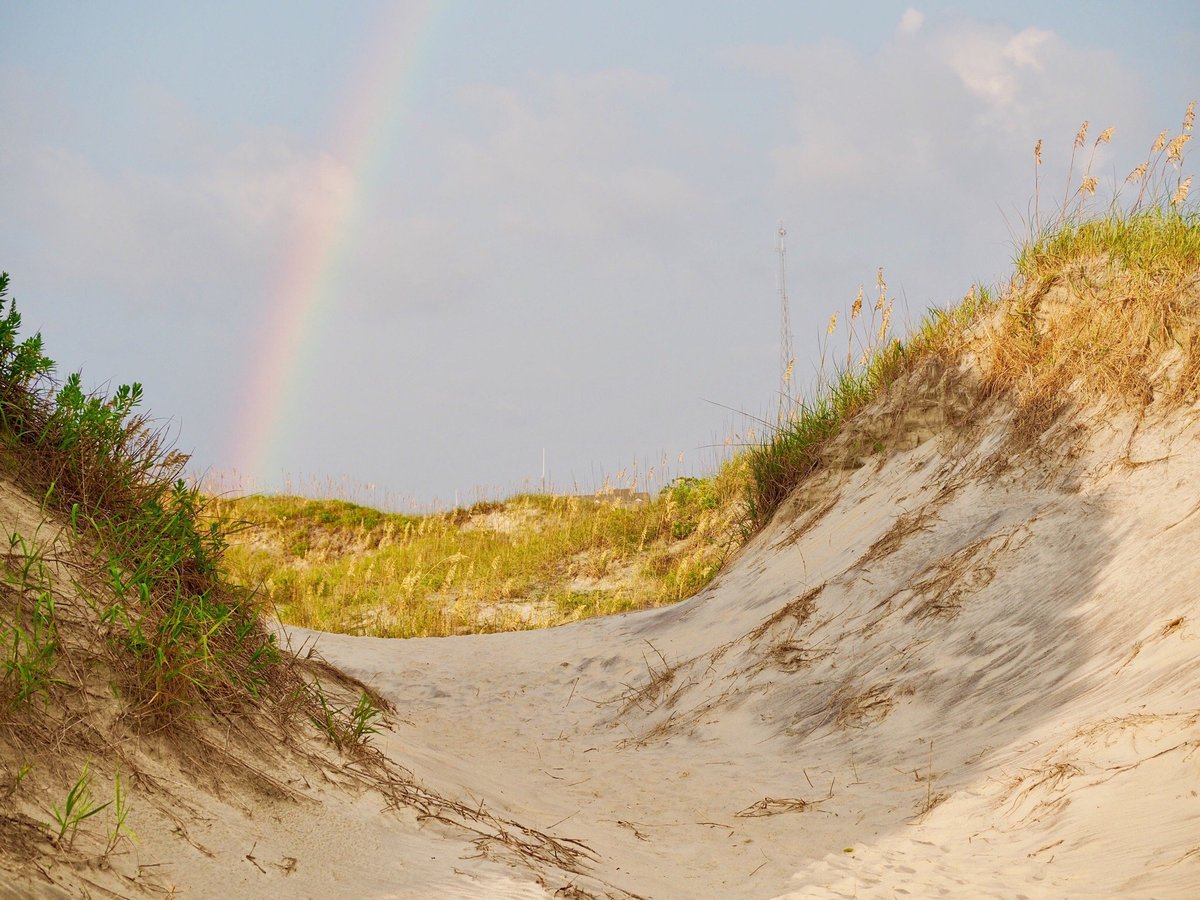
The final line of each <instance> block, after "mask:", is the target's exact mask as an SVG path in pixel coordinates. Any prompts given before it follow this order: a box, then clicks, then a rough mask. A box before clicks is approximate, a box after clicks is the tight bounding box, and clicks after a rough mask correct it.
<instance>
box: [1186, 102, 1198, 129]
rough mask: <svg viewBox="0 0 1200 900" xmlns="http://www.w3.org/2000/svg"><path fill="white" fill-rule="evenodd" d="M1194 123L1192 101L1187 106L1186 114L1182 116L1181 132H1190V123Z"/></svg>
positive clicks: (1193, 105)
mask: <svg viewBox="0 0 1200 900" xmlns="http://www.w3.org/2000/svg"><path fill="white" fill-rule="evenodd" d="M1195 121H1196V101H1195V100H1193V101H1192V102H1191V103H1189V104H1188V105H1187V112H1185V113H1184V114H1183V130H1184V132H1185V133H1186V132H1189V131H1191V130H1192V123H1193V122H1195Z"/></svg>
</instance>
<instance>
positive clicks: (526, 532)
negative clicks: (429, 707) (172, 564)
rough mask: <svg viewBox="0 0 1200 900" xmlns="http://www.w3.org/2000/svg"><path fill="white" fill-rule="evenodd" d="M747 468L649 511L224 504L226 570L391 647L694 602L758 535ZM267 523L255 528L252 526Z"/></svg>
mask: <svg viewBox="0 0 1200 900" xmlns="http://www.w3.org/2000/svg"><path fill="white" fill-rule="evenodd" d="M745 472H746V469H745V464H744V462H740V461H737V462H734V463H731V464H729V465H727V466H726V467H725V468H724V470H723V471H722V472H721V473H720V474H718V475H717V476H715V477H712V478H708V479H679V480H677V481H676V482H675V483H674V484H672V485H671V486H670V487H669V488H667V489H665V490H664V491H662V492H661V493H660V494H659V495H658V496H657V497H655V498H653V499H651V500H648V501H646V502H641V503H621V502H612V501H611V500H608V499H606V498H604V497H596V498H589V497H559V496H548V495H519V496H516V497H512V498H509V499H508V500H505V501H503V502H486V503H479V504H476V505H474V506H472V507H470V508H468V509H457V510H454V511H451V512H447V513H435V514H430V515H421V516H410V515H399V514H389V513H382V512H379V511H378V510H374V509H370V508H368V507H363V506H357V505H355V504H351V503H346V502H343V501H336V500H306V499H302V498H297V497H262V496H254V497H247V498H240V499H227V500H219V501H217V502H215V503H214V506H213V508H214V510H215V511H216V513H217V514H218V515H219V517H220V520H221V522H222V526H223V528H224V530H225V531H227V532H228V533H230V534H231V535H233V538H232V540H233V545H232V546H231V547H230V548H229V550H228V552H227V554H226V565H227V566H228V570H229V572H230V574H231V577H232V578H234V579H235V580H236V581H237V582H238V583H240V584H242V585H244V586H246V587H248V588H254V589H258V590H261V592H262V596H263V597H264V598H265V599H266V600H267V601H268V602H269V603H270V605H271V608H272V609H273V611H274V612H275V613H276V614H277V615H278V616H279V617H280V619H281V620H282V621H284V622H288V623H290V624H295V625H301V626H304V627H307V628H315V629H320V630H326V631H340V632H345V633H350V634H371V635H377V636H381V637H432V636H444V635H451V634H463V633H467V632H492V631H507V630H514V629H522V628H534V627H543V626H548V625H558V624H561V623H564V622H570V621H574V620H576V619H579V618H585V617H590V616H597V615H606V614H609V613H618V612H627V611H629V610H633V609H645V608H649V607H654V606H661V605H663V604H665V603H673V602H676V601H678V600H683V599H685V598H687V597H690V596H691V595H692V594H694V593H695V592H696V591H697V590H699V589H700V588H702V587H703V586H704V585H705V584H707V583H708V582H709V580H711V579H712V578H713V577H714V576H715V575H716V574H717V572H718V571H719V570H720V568H721V566H722V565H723V563H724V562H725V560H726V559H727V558H728V557H729V555H730V554H731V553H732V552H734V550H736V548H737V547H738V546H740V544H741V542H742V540H743V539H744V537H745V534H746V531H745V524H746V523H745V522H744V518H745V516H744V505H743V503H744V485H745ZM249 523H253V524H249Z"/></svg>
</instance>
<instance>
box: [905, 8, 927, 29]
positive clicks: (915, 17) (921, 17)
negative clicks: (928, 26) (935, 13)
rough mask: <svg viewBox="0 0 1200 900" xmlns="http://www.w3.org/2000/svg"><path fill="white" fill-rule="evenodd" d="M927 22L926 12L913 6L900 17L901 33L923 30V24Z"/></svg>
mask: <svg viewBox="0 0 1200 900" xmlns="http://www.w3.org/2000/svg"><path fill="white" fill-rule="evenodd" d="M924 23H925V14H924V13H922V12H921V11H920V10H919V9H913V8H912V7H911V6H910V7H909V8H908V9H906V10H905V11H904V15H902V16H901V17H900V33H901V34H916V33H917V32H918V31H920V30H921V26H922V25H923V24H924Z"/></svg>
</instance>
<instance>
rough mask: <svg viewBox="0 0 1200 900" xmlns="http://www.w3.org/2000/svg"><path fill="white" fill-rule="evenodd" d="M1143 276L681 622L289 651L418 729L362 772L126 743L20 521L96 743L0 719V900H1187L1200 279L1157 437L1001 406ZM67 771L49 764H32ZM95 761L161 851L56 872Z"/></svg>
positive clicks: (1067, 287)
mask: <svg viewBox="0 0 1200 900" xmlns="http://www.w3.org/2000/svg"><path fill="white" fill-rule="evenodd" d="M1117 269H1119V266H1117V265H1116V264H1115V263H1114V264H1112V265H1106V264H1103V263H1100V262H1097V261H1096V260H1083V261H1081V262H1079V263H1078V264H1071V265H1068V266H1064V267H1063V268H1062V270H1061V271H1060V272H1058V274H1057V275H1054V276H1052V277H1047V278H1046V279H1042V280H1039V279H1035V278H1031V279H1028V280H1027V281H1026V282H1024V283H1022V284H1021V285H1020V286H1016V287H1014V288H1013V289H1012V290H1011V291H1010V293H1009V295H1008V296H1007V297H1005V298H1003V299H1002V300H1001V301H999V303H998V304H996V305H995V306H994V307H991V308H987V307H985V308H983V311H982V312H981V314H980V315H979V316H978V317H977V318H976V319H975V320H974V321H973V323H972V324H971V325H970V326H969V328H968V329H967V331H966V333H965V335H964V336H963V339H962V341H961V351H962V352H961V353H957V354H954V355H949V356H948V355H945V354H943V355H937V354H933V355H930V356H929V357H927V358H924V359H921V358H918V359H916V360H915V361H914V363H913V365H912V366H910V367H909V368H908V369H906V370H905V371H904V372H903V373H902V374H901V375H900V376H899V378H898V380H896V381H895V382H893V383H892V384H890V386H889V387H887V389H886V390H885V391H883V392H882V393H881V394H880V395H879V397H878V398H877V399H876V400H874V401H872V402H870V403H868V404H867V405H866V406H865V408H862V409H860V410H859V411H858V412H857V413H856V414H855V415H854V416H853V417H852V418H851V419H849V420H848V421H847V422H845V423H844V425H843V427H842V428H841V430H840V432H839V433H838V434H837V436H836V437H834V438H833V439H831V440H829V441H827V442H825V443H823V444H822V445H821V446H820V447H819V448H818V450H817V452H818V456H819V458H817V460H816V462H817V465H816V466H815V468H814V469H813V470H812V471H811V472H810V474H808V476H807V477H805V478H804V479H802V480H801V481H800V482H799V484H798V487H797V488H796V490H794V491H793V492H792V493H791V494H790V496H789V497H788V499H787V501H786V502H785V503H784V504H783V506H782V507H781V508H780V509H779V510H778V511H777V512H776V514H775V516H774V518H773V519H772V521H771V522H770V523H769V524H768V525H767V526H766V527H765V528H764V529H763V530H762V531H761V532H760V533H758V534H757V535H756V536H755V537H754V538H753V539H752V540H751V541H750V542H749V543H748V544H747V545H746V546H745V547H744V548H743V550H742V551H741V553H740V554H739V555H738V557H737V558H736V559H735V560H733V561H732V562H731V563H730V564H729V565H728V566H727V568H726V570H725V571H724V572H723V573H722V574H721V575H720V576H719V577H718V578H717V579H716V581H714V582H713V583H711V584H710V585H709V586H708V587H707V588H706V589H705V590H703V591H702V592H701V593H700V594H698V595H697V596H695V597H694V598H692V599H690V600H688V601H685V602H683V603H681V604H678V605H675V606H671V607H666V608H662V609H657V610H651V611H646V612H641V613H632V614H628V615H624V616H620V617H610V618H603V619H593V620H588V621H583V622H579V623H575V624H571V625H566V626H562V627H559V628H554V629H549V630H545V631H535V632H520V633H509V634H497V635H479V636H463V637H452V638H441V639H409V640H387V639H378V638H367V637H349V636H342V635H334V634H328V633H316V632H307V631H304V630H302V629H296V628H292V629H283V634H284V635H285V636H286V637H287V638H288V640H289V641H290V643H291V645H292V647H293V648H294V649H295V650H296V651H297V652H298V656H299V659H300V661H299V662H298V663H297V665H298V666H299V667H300V668H299V674H297V675H296V677H298V678H304V679H305V680H306V681H311V679H312V678H313V677H315V676H320V677H321V678H322V681H323V683H324V684H325V688H324V689H325V690H326V691H327V692H328V697H329V699H330V702H332V703H333V704H334V705H336V706H339V707H341V708H342V709H343V710H345V709H347V708H348V707H349V706H351V705H352V704H353V703H354V700H355V698H356V697H357V696H359V693H358V690H359V685H356V684H355V683H354V682H353V681H349V680H346V679H345V678H343V677H340V676H338V675H337V673H336V672H333V671H330V670H326V669H323V668H322V667H321V665H320V664H319V663H317V662H314V661H313V660H312V659H311V658H310V653H309V651H310V650H312V649H313V646H314V645H315V648H316V650H317V651H318V652H319V653H320V654H323V655H324V656H325V657H326V658H327V659H328V660H329V661H330V662H332V663H334V664H335V665H336V666H338V667H340V668H341V669H342V670H344V671H345V672H347V673H349V674H350V675H351V676H353V677H356V678H358V679H361V680H362V681H363V682H365V683H367V684H369V685H371V686H372V687H373V688H374V689H376V690H377V691H379V692H380V694H381V695H382V697H383V698H384V699H387V700H390V702H391V705H392V706H393V707H394V710H395V713H394V716H393V717H392V721H391V727H390V729H389V730H385V731H383V732H381V733H379V734H376V735H373V736H372V738H371V744H370V745H369V746H368V747H365V748H364V747H359V746H355V745H351V743H350V742H347V745H346V746H345V747H343V748H341V749H335V748H333V747H330V746H328V745H326V744H323V743H322V742H321V740H320V737H319V732H312V731H309V732H308V733H307V737H305V733H304V732H302V731H300V730H298V729H296V728H295V727H289V726H286V725H285V724H281V723H284V722H286V721H291V722H293V723H294V722H296V721H297V719H302V718H303V714H299V715H297V714H295V713H293V715H292V717H291V719H290V720H288V719H286V718H279V719H276V718H274V717H273V714H270V713H268V712H264V713H263V714H262V715H259V716H257V717H256V716H255V715H254V714H253V710H251V711H249V712H246V713H243V714H239V715H232V714H231V715H228V716H225V715H218V716H215V717H214V718H212V719H201V720H199V721H197V723H196V724H195V727H194V729H192V730H190V731H188V730H181V728H182V726H176V727H175V730H173V731H170V732H168V731H162V732H156V731H154V730H146V729H144V728H143V729H141V730H138V729H136V728H133V727H131V725H130V723H129V721H128V718H127V716H125V715H124V714H122V712H121V709H122V707H121V706H119V705H118V704H116V703H115V702H113V700H112V697H111V696H110V695H109V690H110V687H109V685H108V684H106V683H105V682H104V678H103V672H102V671H101V670H100V669H98V668H97V669H95V670H93V669H91V668H90V667H92V666H95V665H98V663H94V662H93V661H92V658H90V657H88V656H86V655H85V654H83V653H81V652H79V651H78V648H79V647H80V646H81V642H82V641H83V640H84V637H86V635H87V634H89V633H90V632H88V630H87V629H88V628H89V627H91V626H89V625H88V624H87V621H86V620H87V617H88V614H89V613H88V610H89V609H93V608H94V603H90V602H89V601H87V600H86V599H85V598H84V597H83V596H82V595H75V594H72V592H71V591H70V590H69V589H67V587H66V586H67V585H70V584H72V583H73V582H72V577H71V575H70V572H71V571H72V568H71V567H72V557H71V553H73V552H79V550H78V548H75V549H72V547H70V546H66V545H64V546H61V547H60V546H59V543H58V538H57V536H58V535H60V534H62V533H65V532H66V531H67V530H68V526H67V523H66V522H64V521H57V520H55V519H54V517H53V516H49V517H47V516H46V515H45V514H44V513H43V511H42V510H41V509H40V508H39V504H38V503H36V502H35V501H33V500H31V499H29V498H28V497H27V496H24V495H21V494H19V493H18V492H16V491H14V490H10V489H7V488H5V489H4V490H3V491H0V520H2V521H0V524H2V525H4V526H5V528H6V530H7V531H9V532H14V531H15V532H19V533H20V534H22V535H25V536H27V537H31V538H34V539H36V540H37V543H38V544H39V546H40V547H41V548H42V550H43V558H45V559H46V560H47V563H48V566H49V575H48V576H47V577H50V576H52V577H53V580H54V581H55V583H56V584H58V585H60V588H58V589H57V590H58V594H57V596H56V598H55V599H56V606H55V616H56V623H57V628H58V629H59V634H60V636H61V644H62V645H63V647H64V648H66V649H67V650H70V649H71V648H72V647H73V648H75V650H73V651H72V652H65V653H64V659H65V662H63V663H62V667H60V668H59V669H56V670H55V671H56V672H58V673H59V674H60V675H70V676H71V678H72V679H74V680H75V681H76V682H77V683H78V685H79V688H78V690H77V692H76V693H75V694H73V695H72V696H74V697H75V699H76V701H78V702H79V703H84V702H85V701H86V706H80V707H79V708H76V707H73V706H71V707H69V708H63V709H59V708H58V707H55V706H54V705H53V704H51V707H50V708H49V709H48V711H47V712H46V713H45V715H46V716H47V717H48V720H49V721H48V722H47V724H45V725H37V727H35V728H33V729H32V730H30V729H29V728H26V730H21V727H18V726H20V725H21V722H19V721H18V718H19V717H18V715H17V714H16V713H12V714H10V713H8V712H6V713H5V714H4V717H0V738H3V739H4V742H0V750H2V751H3V754H2V755H0V764H2V767H0V774H2V777H3V781H0V798H3V800H4V807H3V809H2V810H0V896H29V895H35V896H37V895H45V896H71V895H81V894H84V895H86V894H90V895H93V896H97V895H117V896H133V895H155V894H159V895H175V896H229V897H260V896H322V897H324V896H330V897H332V896H356V897H380V898H382V897H412V898H425V897H539V896H555V895H557V896H597V897H605V896H609V897H654V898H665V897H707V896H720V897H726V896H727V897H739V896H741V897H777V896H794V897H831V896H832V897H837V896H846V897H853V896H857V897H871V896H880V897H890V896H895V895H899V894H903V893H905V892H907V893H908V894H910V895H912V896H922V897H924V896H936V895H940V894H945V895H951V896H995V897H1017V896H1027V897H1042V896H1045V897H1058V896H1115V895H1120V896H1146V897H1172V896H1179V897H1182V896H1190V895H1193V894H1194V885H1195V884H1197V883H1200V654H1198V653H1197V650H1198V649H1200V624H1198V619H1200V611H1198V609H1197V602H1198V601H1197V599H1196V597H1195V593H1194V584H1195V580H1196V562H1195V548H1196V547H1197V546H1200V501H1198V500H1197V495H1196V492H1195V488H1194V485H1195V484H1196V483H1197V479H1198V478H1200V415H1198V413H1200V405H1198V404H1196V403H1195V398H1196V395H1197V393H1198V391H1197V382H1198V381H1200V368H1198V365H1197V364H1198V362H1200V328H1198V327H1197V323H1198V322H1200V279H1198V278H1197V277H1196V275H1195V272H1194V266H1193V271H1192V272H1191V274H1186V273H1185V276H1184V277H1183V278H1182V279H1179V278H1175V279H1173V280H1171V281H1170V282H1169V283H1168V284H1167V286H1166V287H1165V288H1161V289H1162V290H1164V291H1166V293H1167V294H1169V298H1168V299H1169V301H1170V307H1171V315H1170V317H1169V318H1168V319H1165V320H1164V321H1165V322H1166V324H1165V325H1164V326H1163V327H1158V326H1155V327H1154V330H1155V333H1156V334H1158V335H1159V337H1158V341H1159V345H1155V344H1153V342H1151V343H1149V344H1147V347H1148V348H1149V349H1148V350H1147V352H1146V353H1142V354H1141V356H1142V357H1144V361H1146V364H1147V365H1148V366H1149V369H1147V370H1146V371H1144V372H1143V373H1142V374H1143V375H1144V376H1145V378H1144V380H1145V383H1146V385H1147V388H1146V390H1145V391H1144V392H1143V393H1144V396H1142V397H1141V399H1140V400H1139V402H1136V403H1133V404H1132V405H1131V404H1130V403H1128V402H1127V400H1126V401H1119V400H1117V399H1114V398H1109V399H1104V398H1103V397H1101V396H1100V395H1099V394H1097V393H1096V392H1095V391H1093V390H1091V385H1089V384H1087V383H1086V381H1084V380H1080V379H1075V380H1070V379H1067V380H1066V381H1064V382H1063V383H1062V384H1060V385H1058V387H1057V388H1056V391H1057V393H1051V394H1050V395H1045V394H1043V395H1038V396H1035V397H1034V401H1036V402H1034V401H1029V399H1028V398H1026V399H1025V400H1022V397H1021V395H1020V392H1019V391H1018V392H1014V391H1005V390H998V389H996V388H995V386H994V385H992V386H989V381H988V378H989V374H988V373H989V367H993V366H996V365H998V363H997V359H999V358H1000V357H999V356H998V355H997V352H996V351H997V347H998V344H997V341H998V340H999V339H1001V338H1006V337H1010V336H1011V335H1008V334H1007V333H1006V329H1008V328H1011V327H1015V325H1014V323H1016V325H1019V326H1020V327H1021V328H1027V329H1031V332H1030V333H1031V334H1042V335H1044V336H1047V340H1049V337H1051V336H1053V335H1054V334H1055V333H1056V329H1057V328H1059V325H1060V324H1061V323H1067V324H1066V325H1064V326H1063V327H1064V328H1066V329H1067V330H1071V329H1073V328H1074V327H1075V324H1074V323H1076V322H1077V321H1078V319H1079V318H1080V317H1081V316H1082V317H1084V318H1086V317H1087V316H1088V315H1089V314H1090V313H1089V310H1091V309H1093V308H1095V309H1099V308H1100V307H1093V306H1089V304H1103V303H1108V304H1111V305H1112V306H1113V307H1116V306H1120V305H1121V304H1124V303H1126V301H1128V300H1130V298H1131V297H1134V294H1131V293H1129V292H1128V291H1127V290H1126V289H1127V288H1130V286H1131V284H1132V282H1129V281H1126V280H1123V279H1122V277H1121V275H1120V272H1119V271H1117ZM1160 287H1161V286H1160ZM1160 299H1161V298H1160ZM1146 308H1147V307H1144V306H1138V305H1137V304H1136V303H1132V301H1131V305H1130V310H1131V315H1134V316H1135V317H1136V316H1142V314H1143V311H1144V309H1146ZM1156 321H1157V320H1156ZM1143 324H1145V323H1143ZM1151 324H1152V325H1153V322H1152V323H1151ZM956 346H958V345H956ZM1084 346H1085V347H1087V346H1089V345H1087V344H1086V342H1085V343H1084ZM1099 349H1100V350H1101V351H1106V352H1108V351H1111V353H1110V356H1111V358H1114V359H1115V358H1126V357H1127V356H1128V354H1123V352H1121V353H1118V352H1116V351H1118V350H1121V351H1123V350H1124V349H1127V348H1114V347H1107V348H1106V347H1100V348H1099ZM1139 353H1141V351H1140V350H1139ZM1134 355H1137V354H1134ZM1105 358H1106V359H1107V358H1110V357H1105ZM1030 366H1031V371H1032V367H1033V363H1032V362H1031V363H1030ZM1133 383H1140V382H1139V381H1138V380H1137V379H1133ZM1045 384H1051V385H1053V384H1055V382H1054V381H1053V379H1049V380H1047V381H1046V382H1045ZM1181 397H1182V398H1183V399H1181ZM25 558H26V559H28V558H29V556H28V554H26V555H25ZM14 561H16V562H19V560H15V558H14V555H13V554H10V559H9V560H8V562H10V563H11V562H14ZM10 568H11V566H10ZM85 586H88V585H85ZM91 587H95V586H94V585H93V586H91ZM93 599H94V598H93ZM73 635H84V637H76V638H73V637H72V636H73ZM73 640H74V643H72V641H73ZM95 658H96V659H100V657H99V656H97V657H95ZM305 667H308V668H307V669H306V668H305ZM288 671H291V670H288ZM89 672H90V673H91V675H89ZM310 690H311V689H310ZM306 696H309V695H306ZM40 709H41V707H40V706H36V707H34V710H35V712H36V711H37V710H40ZM307 709H308V710H309V711H310V712H311V711H312V709H313V708H312V706H311V704H310V705H309V707H307ZM39 714H40V713H39ZM22 715H23V714H22ZM31 715H32V713H31ZM198 718H199V717H198ZM60 720H61V721H60ZM21 721H24V720H21ZM339 721H341V720H339ZM14 723H15V724H14ZM35 724H36V723H35ZM339 727H344V726H339ZM14 729H15V730H14ZM68 734H69V735H73V737H72V738H71V739H70V740H63V738H64V736H65V735H68ZM11 735H16V743H15V744H14V743H12V741H9V740H8V739H9V737H11ZM80 735H83V737H80ZM167 735H170V738H169V740H168V738H167ZM43 736H44V737H45V738H47V739H51V740H53V741H55V742H61V743H55V744H54V746H55V747H56V748H57V750H56V753H57V758H58V761H57V763H55V761H54V760H55V757H56V753H48V752H46V749H47V748H46V747H45V746H42V745H38V746H37V747H35V746H33V745H32V744H29V743H26V744H25V745H22V744H21V741H22V740H26V741H28V740H30V739H33V740H41V739H42V738H43ZM89 739H91V740H92V741H93V745H94V747H95V749H94V750H93V751H92V753H93V756H92V758H91V761H92V764H93V771H94V772H95V778H94V780H93V783H92V786H91V792H92V794H93V795H94V797H95V799H96V802H98V803H99V802H104V801H107V800H111V799H113V797H114V763H116V762H119V764H120V767H121V769H120V771H122V772H123V773H125V778H126V784H127V786H128V787H127V790H128V797H129V802H130V813H129V819H128V823H127V827H129V828H131V829H132V831H134V832H136V834H137V836H138V840H137V842H133V841H132V840H130V839H129V837H127V836H126V837H122V836H121V834H120V833H119V832H118V834H117V835H116V841H115V844H114V847H115V849H114V850H113V851H112V852H108V853H106V852H104V851H105V850H106V846H105V833H106V830H111V828H112V822H111V815H112V810H106V811H104V812H102V813H100V814H98V815H97V816H95V817H94V818H91V819H88V820H87V821H86V822H84V823H81V824H80V827H79V829H78V832H77V833H76V834H75V836H74V840H73V841H72V840H70V839H65V840H59V841H51V840H50V838H49V837H48V836H47V828H46V823H47V822H48V821H49V820H50V818H51V815H50V810H51V807H52V806H54V805H58V806H60V807H61V805H62V803H63V797H64V796H65V793H66V791H65V789H62V790H59V786H60V785H63V784H65V785H66V786H68V787H69V786H70V784H71V783H72V781H73V779H74V777H76V776H78V773H79V772H80V771H81V769H80V767H81V765H82V764H85V763H86V761H87V760H86V757H85V756H84V752H85V751H86V750H87V748H88V746H89V744H88V740H89ZM106 741H107V742H108V743H106ZM114 741H115V742H118V744H117V746H118V748H119V753H117V754H115V759H107V758H105V757H103V756H102V755H100V754H104V753H109V752H111V751H112V747H113V742H114ZM264 746H271V747H273V748H275V747H277V748H278V749H277V750H272V751H270V752H267V753H264V750H263V748H264ZM35 756H36V757H37V765H36V767H35V768H34V769H33V770H32V771H31V772H27V773H25V774H22V769H23V766H24V764H25V761H26V759H27V758H29V759H32V758H33V757H35ZM264 756H265V758H264ZM272 757H273V758H272ZM56 766H57V767H56Z"/></svg>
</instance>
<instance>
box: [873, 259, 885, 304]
mask: <svg viewBox="0 0 1200 900" xmlns="http://www.w3.org/2000/svg"><path fill="white" fill-rule="evenodd" d="M875 284H876V286H877V287H878V288H879V299H878V300H876V301H875V312H879V311H880V310H881V309H883V302H884V300H886V299H887V282H886V281H884V280H883V266H880V267H879V271H878V272H877V273H876V275H875Z"/></svg>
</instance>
